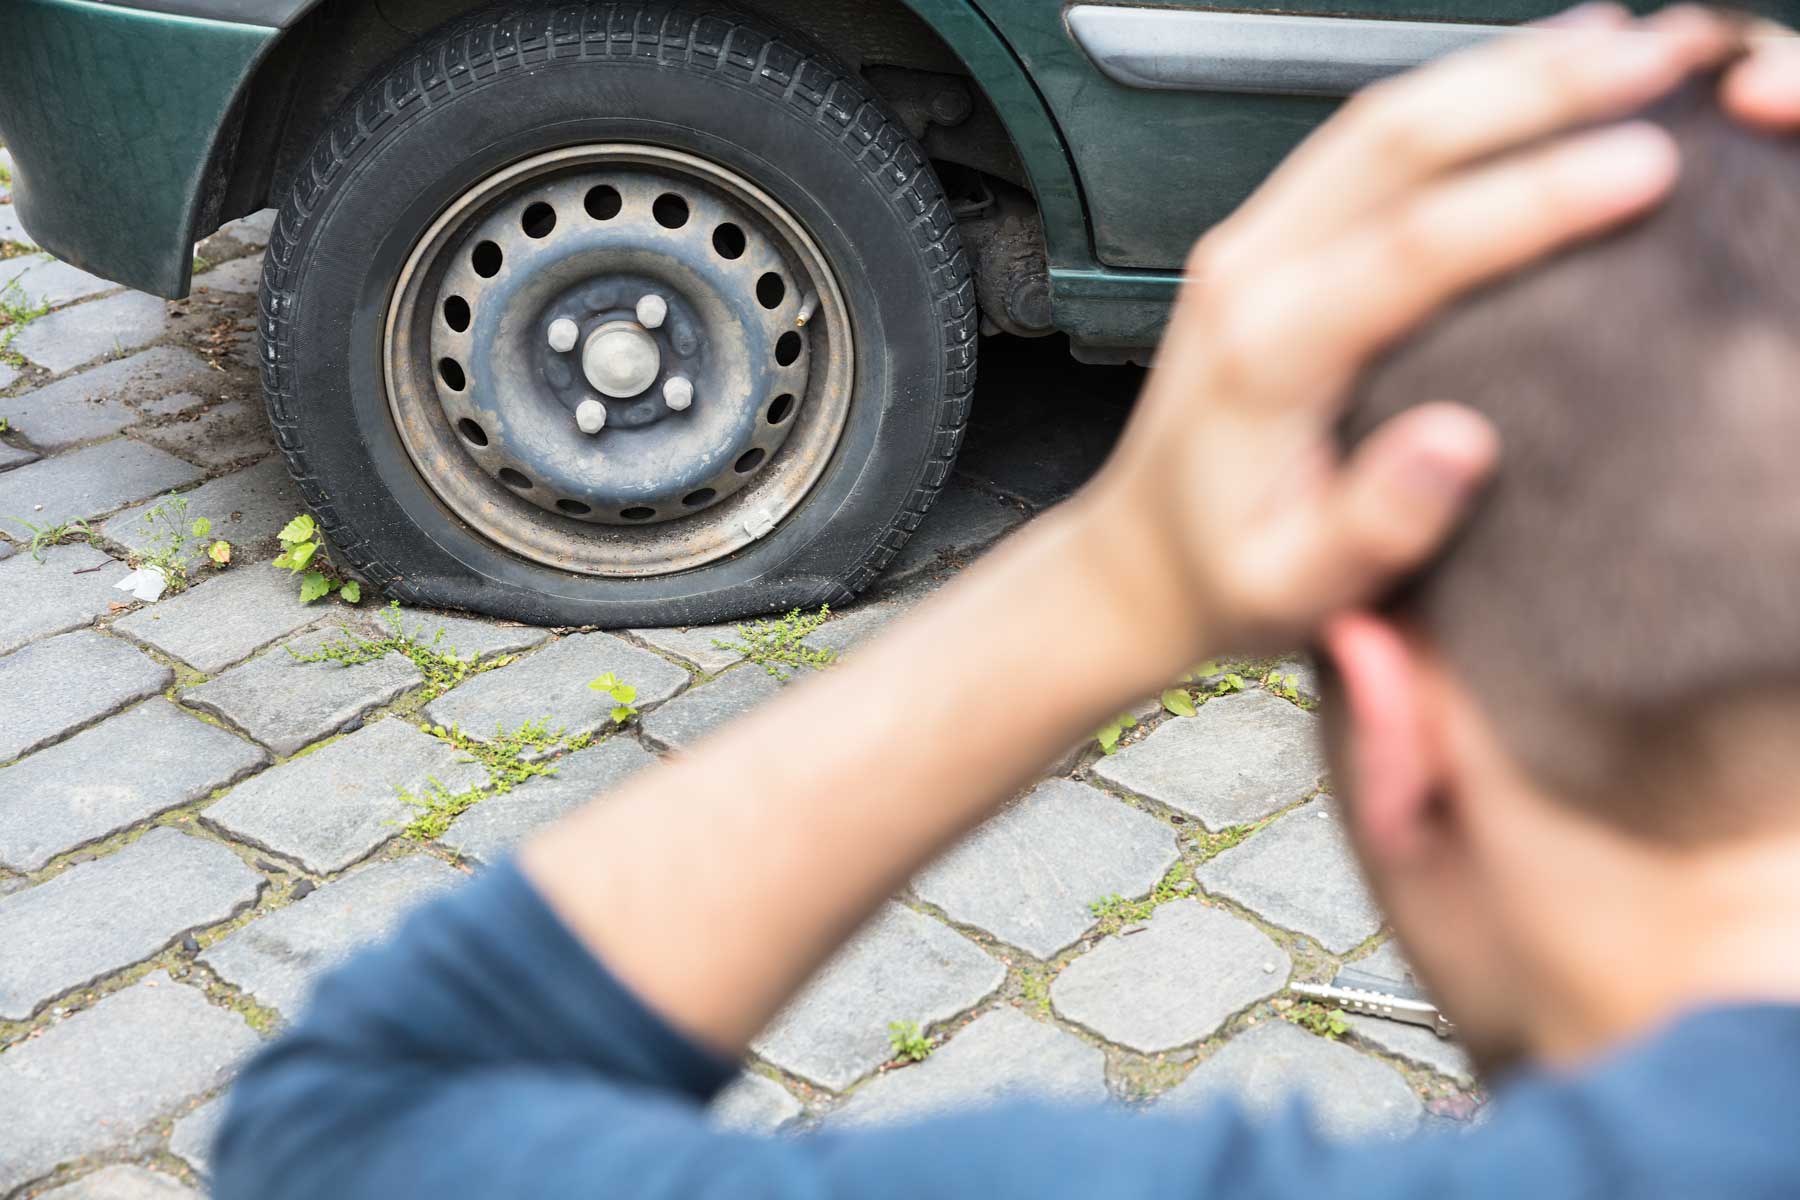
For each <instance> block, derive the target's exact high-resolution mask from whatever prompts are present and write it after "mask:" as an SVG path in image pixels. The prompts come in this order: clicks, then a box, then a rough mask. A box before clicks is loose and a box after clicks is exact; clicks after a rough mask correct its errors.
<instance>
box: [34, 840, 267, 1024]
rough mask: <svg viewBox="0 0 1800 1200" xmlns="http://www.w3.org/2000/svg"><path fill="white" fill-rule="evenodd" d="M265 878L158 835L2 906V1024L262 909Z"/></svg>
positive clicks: (223, 852)
mask: <svg viewBox="0 0 1800 1200" xmlns="http://www.w3.org/2000/svg"><path fill="white" fill-rule="evenodd" d="M262 882H263V881H262V877H261V876H260V875H258V874H257V873H256V872H255V871H252V870H251V869H250V868H249V867H247V866H245V865H244V862H243V860H242V859H240V858H238V856H237V855H235V854H233V853H232V852H231V851H230V850H227V849H226V848H225V847H223V846H221V845H219V844H218V843H217V842H207V841H202V840H200V839H199V838H193V837H188V836H187V835H186V834H183V833H181V832H179V831H177V830H174V829H169V828H162V829H152V830H151V831H150V832H149V833H146V834H145V835H144V836H143V837H141V838H139V839H138V840H137V841H135V842H133V843H132V844H131V845H129V846H126V847H125V848H124V849H123V850H120V851H119V852H118V853H116V854H111V855H108V856H107V857H105V858H99V859H95V860H93V861H91V862H85V863H81V864H80V865H78V866H74V867H71V868H70V869H69V870H67V871H64V872H63V873H62V874H60V875H58V876H56V877H55V878H53V879H50V880H48V881H47V882H44V883H40V884H38V885H37V886H36V887H32V888H27V889H26V890H24V891H22V892H15V893H13V894H12V895H10V896H8V897H6V898H5V899H4V900H0V946H5V947H6V948H7V949H6V957H5V958H4V959H0V1019H8V1020H15V1021H16V1020H23V1019H24V1018H26V1017H29V1016H30V1015H31V1014H32V1013H34V1012H36V1011H37V1010H38V1009H39V1008H41V1007H42V1006H43V1005H45V1004H47V1003H48V1002H49V1001H51V1000H53V999H55V998H56V997H58V996H61V995H63V994H65V993H66V992H69V991H70V990H72V989H74V988H78V987H82V986H85V985H86V984H89V983H92V982H93V981H94V980H96V979H99V978H100V977H101V976H103V975H108V974H111V973H112V972H113V971H116V970H119V969H120V968H121V967H128V966H130V965H131V964H132V963H135V962H139V961H141V960H143V959H146V958H148V957H150V956H151V955H152V954H155V953H157V952H158V951H159V950H161V949H162V948H163V947H164V946H167V945H168V944H169V943H171V942H173V941H174V940H175V939H176V938H178V937H180V936H181V935H182V934H183V933H186V932H187V931H188V930H190V929H198V928H201V927H203V926H206V925H214V924H217V923H218V922H220V921H224V920H229V919H230V918H231V917H232V916H234V915H235V914H236V913H238V912H239V911H241V910H242V909H244V908H246V907H247V906H249V905H251V904H254V903H255V902H256V897H257V895H258V894H259V893H260V892H261V890H262Z"/></svg>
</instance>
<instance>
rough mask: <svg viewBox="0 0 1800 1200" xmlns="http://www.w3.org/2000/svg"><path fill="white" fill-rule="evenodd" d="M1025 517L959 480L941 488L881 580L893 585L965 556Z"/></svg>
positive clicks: (1009, 506)
mask: <svg viewBox="0 0 1800 1200" xmlns="http://www.w3.org/2000/svg"><path fill="white" fill-rule="evenodd" d="M1024 519H1025V515H1024V514H1023V513H1021V512H1019V511H1018V510H1017V509H1015V508H1013V507H1012V506H1011V505H1009V504H1005V503H1002V502H1001V501H999V500H996V499H994V498H993V497H992V496H990V495H988V494H987V493H986V492H983V491H980V490H978V489H976V488H974V487H971V486H970V485H969V484H967V483H965V482H963V481H961V480H953V481H952V482H951V483H949V484H947V485H946V486H945V488H944V491H943V494H942V495H940V496H939V497H938V500H937V503H936V504H934V505H932V506H931V511H930V512H928V513H926V514H925V519H924V520H923V521H921V522H919V527H918V528H917V529H915V530H914V531H913V535H912V537H911V538H910V539H908V540H907V543H906V545H905V546H902V547H901V548H900V553H898V554H896V555H894V561H893V562H891V563H889V564H888V568H887V571H886V572H885V573H884V574H883V575H882V580H883V582H884V583H885V584H887V585H890V586H891V585H893V584H895V583H898V582H900V581H901V580H903V579H906V578H909V577H910V576H913V575H916V574H918V573H919V572H921V571H925V570H928V569H931V568H935V567H941V566H944V565H945V564H946V562H947V561H953V560H958V559H963V558H967V557H968V556H970V555H971V554H972V553H973V552H974V551H975V550H977V549H979V548H980V547H982V546H984V545H986V544H987V543H988V542H991V541H993V540H994V539H995V538H997V537H999V536H1000V535H1001V534H1003V533H1005V532H1006V531H1007V530H1009V529H1011V528H1012V527H1013V526H1015V525H1017V524H1019V523H1020V522H1021V521H1023V520H1024Z"/></svg>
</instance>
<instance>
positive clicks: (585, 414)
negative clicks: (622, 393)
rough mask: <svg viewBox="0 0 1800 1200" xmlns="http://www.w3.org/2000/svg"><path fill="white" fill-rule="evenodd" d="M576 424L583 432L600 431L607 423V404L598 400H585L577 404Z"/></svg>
mask: <svg viewBox="0 0 1800 1200" xmlns="http://www.w3.org/2000/svg"><path fill="white" fill-rule="evenodd" d="M575 424H576V425H578V426H580V427H581V432H583V433H599V432H600V430H601V428H602V427H604V426H605V424H606V405H604V404H602V403H600V402H599V401H598V400H594V399H588V400H583V401H582V402H581V403H580V404H577V405H576V406H575Z"/></svg>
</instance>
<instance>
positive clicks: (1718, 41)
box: [1077, 7, 1795, 659]
mask: <svg viewBox="0 0 1800 1200" xmlns="http://www.w3.org/2000/svg"><path fill="white" fill-rule="evenodd" d="M1556 24H1558V25H1560V26H1561V27H1560V28H1559V29H1557V30H1556V31H1555V32H1554V36H1551V35H1545V36H1541V37H1521V38H1514V39H1507V40H1505V41H1503V42H1499V43H1495V44H1490V45H1488V46H1484V47H1481V48H1477V49H1474V50H1470V51H1467V52H1464V53H1461V54H1458V55H1455V56H1452V57H1449V58H1446V59H1444V60H1442V61H1440V62H1438V63H1436V64H1434V65H1432V66H1429V67H1427V68H1425V69H1423V70H1420V71H1416V72H1413V73H1411V74H1408V75H1402V76H1398V77H1396V78H1394V79H1392V80H1389V81H1387V82H1384V83H1381V84H1377V85H1376V86H1374V87H1371V88H1369V89H1367V90H1365V91H1364V92H1362V93H1361V94H1359V95H1358V96H1357V97H1355V98H1354V99H1352V100H1351V101H1350V102H1349V103H1348V104H1346V105H1345V106H1344V108H1343V109H1342V110H1341V111H1340V112H1339V114H1338V115H1337V116H1335V117H1333V118H1332V119H1331V120H1330V121H1329V122H1327V123H1326V124H1325V125H1324V126H1323V127H1321V128H1320V129H1319V131H1318V132H1317V133H1316V134H1315V135H1314V136H1313V137H1312V138H1311V139H1309V140H1308V141H1307V142H1305V143H1304V144H1303V145H1302V146H1300V147H1299V148H1298V149H1297V150H1296V151H1295V152H1294V154H1293V155H1292V156H1291V157H1290V158H1289V159H1288V160H1287V161H1286V162H1285V163H1284V164H1283V165H1282V167H1281V168H1280V169H1279V170H1278V171H1277V172H1276V173H1275V174H1274V175H1273V176H1272V177H1271V178H1270V179H1269V180H1268V181H1267V183H1266V184H1264V186H1263V187H1262V188H1261V190H1259V191H1258V192H1257V193H1256V195H1255V196H1253V197H1252V198H1251V199H1250V200H1249V201H1248V202H1247V203H1246V204H1245V205H1244V207H1243V208H1242V209H1241V210H1240V211H1239V212H1238V213H1237V214H1235V215H1234V216H1233V217H1232V218H1231V219H1230V220H1229V221H1227V222H1225V223H1224V224H1222V225H1220V226H1219V227H1217V228H1216V229H1215V230H1213V231H1212V232H1211V233H1209V234H1208V235H1207V236H1206V237H1205V238H1203V239H1202V240H1201V241H1200V243H1199V244H1198V245H1197V246H1195V248H1194V251H1193V253H1192V255H1191V256H1190V258H1189V261H1188V282H1187V285H1186V287H1185V288H1184V289H1183V291H1182V295H1181V298H1180V302H1179V304H1178V305H1177V307H1176V309H1175V312H1174V314H1173V315H1172V317H1171V319H1170V322H1169V328H1168V332H1167V334H1166V335H1165V337H1164V339H1163V344H1162V348H1161V350H1160V351H1159V354H1158V360H1157V366H1156V370H1155V372H1154V374H1153V375H1152V377H1151V380H1150V383H1149V385H1148V387H1147V388H1146V390H1145V392H1144V395H1143V397H1142V399H1141V400H1140V402H1139V407H1138V411H1137V412H1136V413H1135V414H1134V416H1133V418H1132V421H1131V423H1130V425H1129V426H1128V427H1127V430H1126V433H1125V435H1124V438H1123V440H1122V441H1121V443H1120V446H1119V448H1118V451H1117V452H1116V453H1115V455H1114V456H1113V459H1112V460H1111V462H1110V463H1109V464H1108V465H1107V467H1106V468H1105V469H1104V471H1103V472H1102V474H1101V476H1100V477H1099V478H1098V479H1097V480H1096V481H1095V483H1094V484H1093V485H1092V488H1091V491H1090V493H1089V495H1088V496H1086V497H1085V498H1084V499H1083V500H1081V501H1078V502H1077V503H1080V504H1085V505H1087V506H1089V508H1090V509H1091V511H1092V512H1093V513H1094V514H1095V516H1096V518H1097V520H1098V522H1099V523H1101V524H1104V526H1105V527H1106V528H1107V529H1108V530H1110V531H1112V536H1114V537H1122V538H1125V539H1127V544H1128V546H1129V553H1128V555H1121V558H1122V559H1124V558H1129V561H1128V562H1126V561H1121V562H1120V564H1119V566H1118V569H1119V571H1120V572H1121V575H1120V578H1121V579H1123V580H1124V581H1125V582H1126V584H1127V586H1128V588H1129V590H1130V592H1131V595H1132V599H1133V603H1134V605H1135V606H1136V611H1137V612H1138V613H1139V614H1140V616H1143V617H1148V618H1150V619H1152V620H1154V621H1155V629H1154V631H1153V636H1158V637H1162V638H1166V639H1167V640H1168V641H1169V642H1170V643H1171V645H1172V646H1176V647H1181V652H1182V653H1185V654H1186V655H1187V656H1188V657H1189V658H1190V659H1191V658H1197V657H1199V656H1200V654H1201V653H1202V652H1217V651H1218V650H1219V649H1221V648H1230V649H1233V650H1259V649H1269V650H1279V649H1284V648H1287V647H1290V646H1293V645H1295V644H1297V643H1299V642H1300V641H1302V640H1303V639H1304V638H1305V636H1306V635H1307V634H1308V633H1309V632H1311V631H1312V630H1313V629H1315V628H1316V627H1317V624H1318V623H1319V622H1320V621H1321V620H1322V619H1323V618H1324V617H1325V616H1327V615H1328V614H1330V613H1332V612H1333V611H1336V610H1339V609H1342V608H1344V607H1347V606H1350V605H1353V604H1356V603H1358V602H1360V601H1365V600H1367V599H1368V598H1370V597H1371V596H1372V595H1373V594H1374V593H1376V592H1377V591H1378V590H1379V589H1380V588H1381V587H1382V586H1383V585H1384V584H1386V583H1388V582H1390V581H1392V580H1393V579H1394V578H1395V577H1396V576H1397V575H1399V574H1400V573H1403V572H1405V571H1406V570H1408V569H1409V568H1412V567H1415V566H1417V565H1418V564H1419V563H1421V562H1423V561H1424V560H1425V559H1426V558H1427V557H1428V556H1429V555H1430V554H1431V553H1432V551H1433V550H1434V549H1435V548H1436V547H1437V546H1438V544H1439V543H1440V542H1441V541H1442V539H1443V538H1444V537H1445V535H1446V534H1447V533H1448V532H1449V530H1450V529H1451V527H1452V526H1453V525H1454V524H1455V522H1456V521H1457V519H1458V518H1459V516H1460V514H1461V512H1462V510H1463V508H1464V505H1465V503H1466V502H1467V500H1468V499H1469V497H1470V496H1471V494H1472V493H1473V492H1474V491H1475V490H1476V489H1477V488H1478V486H1479V484H1480V483H1481V482H1482V480H1483V478H1484V477H1485V475H1486V473H1487V471H1488V469H1489V468H1490V466H1491V465H1492V463H1493V462H1494V459H1495V457H1496V453H1497V449H1498V447H1497V445H1496V440H1495V435H1494V433H1493V432H1492V430H1491V428H1490V427H1489V426H1488V425H1487V424H1486V422H1485V421H1484V420H1483V419H1482V418H1481V417H1479V416H1478V415H1476V414H1475V413H1474V412H1472V411H1470V410H1467V409H1463V408H1459V407H1457V406H1455V405H1453V404H1450V403H1434V404H1427V405H1423V406H1421V407H1419V408H1417V409H1415V410H1413V411H1411V412H1408V413H1406V414H1405V415H1403V416H1401V417H1398V418H1396V419H1395V420H1393V421H1392V422H1390V423H1389V424H1388V426H1387V427H1385V428H1383V429H1382V430H1380V431H1378V432H1377V433H1376V434H1375V435H1374V436H1373V437H1372V438H1370V439H1369V440H1368V441H1367V442H1366V443H1365V444H1364V445H1363V446H1362V447H1361V448H1360V450H1359V451H1358V452H1357V454H1356V455H1355V457H1354V458H1353V459H1351V460H1350V461H1347V462H1346V461H1341V460H1340V457H1339V455H1338V453H1337V451H1336V448H1335V446H1334V444H1333V438H1332V429H1333V425H1334V422H1335V420H1336V418H1337V416H1338V413H1339V410H1340V405H1341V403H1342V401H1343V399H1344V397H1345V393H1346V391H1347V389H1348V388H1349V386H1350V384H1351V382H1352V380H1353V379H1354V378H1355V376H1356V374H1357V372H1358V370H1359V369H1360V368H1361V367H1362V366H1363V364H1365V363H1366V362H1367V361H1368V360H1369V359H1370V357H1371V356H1372V355H1374V354H1375V353H1377V352H1378V351H1379V350H1380V349H1381V348H1382V347H1383V346H1384V345H1385V344H1387V343H1388V342H1389V341H1391V340H1392V339H1394V338H1395V337H1396V336H1398V335H1400V334H1402V333H1404V332H1405V331H1407V330H1408V329H1410V328H1412V327H1413V326H1414V325H1416V324H1417V323H1419V322H1420V321H1421V320H1422V319H1424V318H1425V317H1426V315H1427V314H1429V313H1430V312H1431V311H1432V310H1434V309H1435V308H1437V307H1438V306H1440V305H1441V304H1443V303H1444V302H1445V301H1446V300H1448V299H1449V298H1451V297H1453V296H1455V295H1456V294H1458V293H1460V292H1462V291H1464V290H1466V289H1468V288H1469V287H1471V286H1473V285H1475V284H1478V283H1480V282H1482V281H1483V280H1486V279H1489V278H1492V277H1494V276H1496V275H1499V274H1502V273H1505V272H1507V271H1510V270H1513V269H1515V268H1517V267H1519V266H1520V265H1522V264H1524V263H1526V262H1528V261H1530V260H1531V259H1533V258H1536V257H1538V256H1540V255H1542V254H1544V253H1546V252H1548V251H1550V250H1553V249H1554V248H1556V247H1558V246H1560V245H1563V244H1565V243H1569V242H1572V241H1576V240H1578V239H1581V238H1584V237H1588V236H1590V235H1592V234H1594V233H1595V232H1597V231H1599V230H1602V229H1605V228H1606V227H1608V226H1611V225H1614V224H1616V223H1618V222H1620V221H1623V220H1625V219H1628V218H1630V217H1632V216H1634V215H1636V214H1638V213H1640V212H1642V211H1643V210H1644V209H1645V208H1647V207H1648V206H1649V205H1651V204H1652V203H1653V202H1654V201H1656V200H1657V199H1658V198H1659V197H1660V196H1662V195H1663V194H1664V193H1665V192H1666V191H1667V189H1668V188H1669V186H1670V184H1671V183H1672V182H1673V180H1674V178H1675V175H1676V172H1677V161H1676V151H1675V147H1674V144H1673V142H1672V141H1671V140H1670V139H1669V138H1668V136H1667V135H1666V134H1665V133H1664V132H1663V131H1662V130H1660V129H1658V128H1656V127H1654V126H1651V125H1648V124H1645V123H1641V122H1630V123H1626V124H1621V125H1614V126H1611V127H1602V128H1597V129H1596V128H1593V126H1594V125H1595V124H1596V123H1598V122H1602V121H1607V120H1610V119H1614V118H1618V117H1620V116H1622V115H1624V114H1626V113H1629V112H1631V111H1633V110H1635V109H1638V108H1640V107H1641V106H1643V105H1645V104H1647V103H1648V102H1650V101H1651V100H1653V99H1654V98H1656V97H1657V96H1659V95H1661V94H1663V93H1664V92H1666V91H1668V90H1669V89H1670V88H1671V87H1673V86H1674V85H1675V84H1676V83H1677V82H1678V81H1679V80H1680V79H1681V78H1683V77H1684V76H1686V75H1687V74H1689V73H1690V72H1692V71H1694V70H1696V69H1698V68H1701V67H1704V66H1707V65H1710V64H1713V63H1717V62H1719V61H1721V60H1723V59H1724V57H1725V56H1726V55H1727V54H1728V53H1730V52H1731V51H1732V49H1733V48H1734V47H1735V45H1736V44H1737V41H1736V34H1735V32H1734V30H1733V28H1732V26H1730V25H1729V24H1727V23H1726V22H1724V21H1723V20H1721V19H1719V18H1716V17H1713V16H1711V15H1708V14H1706V13H1704V12H1703V11H1701V10H1698V9H1692V8H1677V9H1669V10H1665V11H1664V12H1663V13H1662V14H1660V15H1658V16H1657V17H1654V18H1651V19H1650V20H1647V21H1642V22H1630V21H1629V20H1628V18H1627V17H1626V15H1625V14H1624V13H1623V11H1622V10H1618V9H1613V8H1606V7H1599V8H1590V9H1584V10H1577V11H1576V12H1575V13H1572V14H1569V15H1567V16H1565V17H1564V18H1562V19H1560V20H1559V21H1558V22H1556ZM1742 88H1743V90H1745V91H1746V94H1747V95H1752V94H1756V93H1755V92H1754V88H1753V87H1752V85H1751V84H1750V83H1749V82H1745V83H1743V84H1742ZM1794 90H1795V89H1794V88H1793V87H1792V86H1791V85H1790V86H1789V87H1788V89H1787V92H1788V93H1792V92H1793V91H1794ZM1790 99H1791V96H1790ZM1584 127H1586V130H1585V131H1584V132H1578V133H1569V132H1568V131H1569V130H1571V129H1582V128H1584ZM1200 636H1204V637H1207V638H1209V639H1210V642H1209V644H1208V645H1206V646H1204V647H1202V646H1200V645H1198V644H1195V643H1194V642H1193V641H1191V640H1190V639H1194V638H1197V637H1200ZM1183 642H1188V643H1189V644H1187V645H1185V646H1183V645H1182V643H1183Z"/></svg>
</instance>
